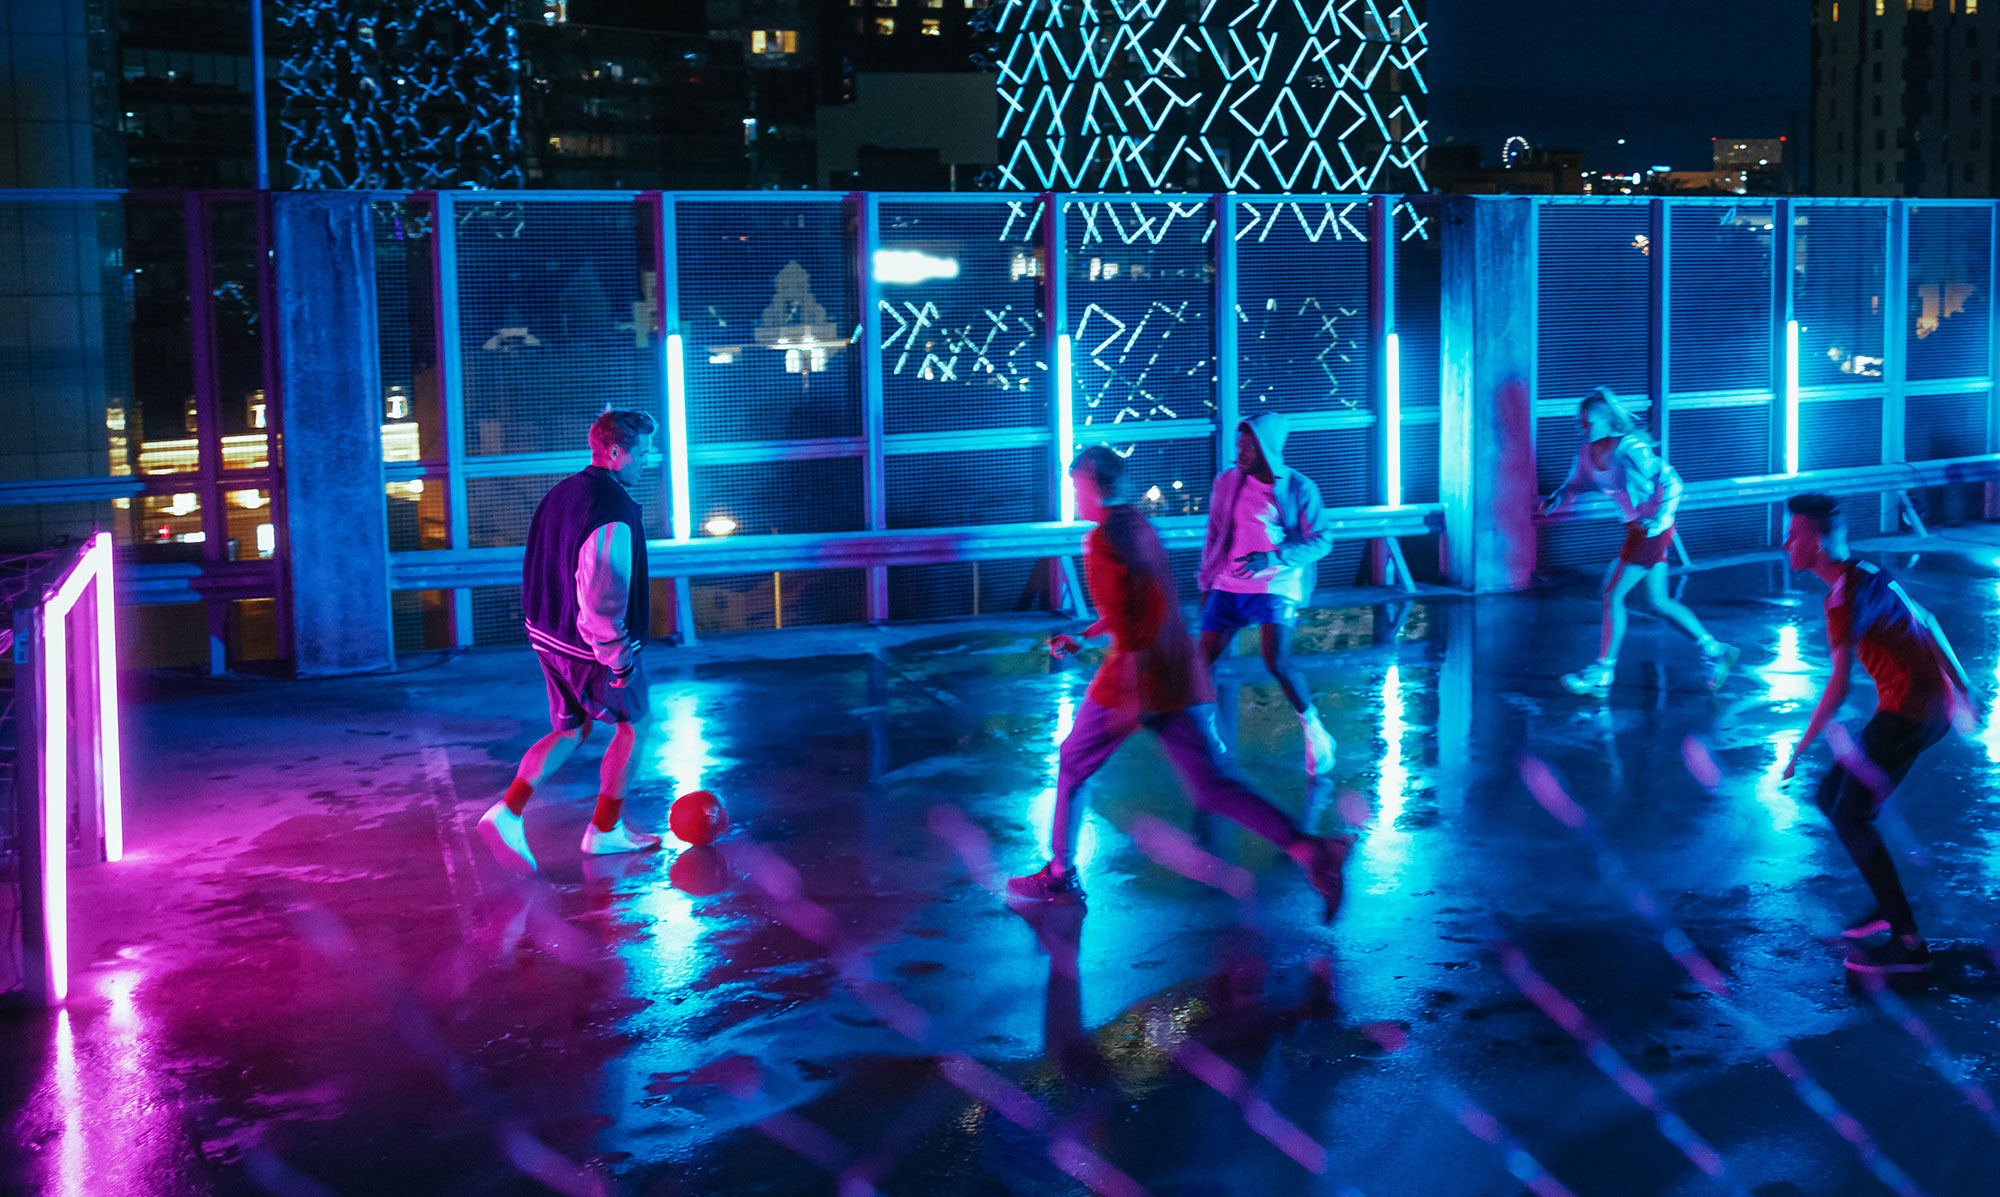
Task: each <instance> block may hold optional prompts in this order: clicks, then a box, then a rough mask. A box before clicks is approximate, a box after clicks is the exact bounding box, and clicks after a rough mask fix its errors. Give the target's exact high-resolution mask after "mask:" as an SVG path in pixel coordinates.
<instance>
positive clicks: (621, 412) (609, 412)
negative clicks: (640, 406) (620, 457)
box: [590, 407, 660, 452]
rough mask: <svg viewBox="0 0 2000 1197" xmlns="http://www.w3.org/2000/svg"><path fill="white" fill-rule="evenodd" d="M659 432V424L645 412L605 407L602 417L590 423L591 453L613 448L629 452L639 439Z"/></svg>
mask: <svg viewBox="0 0 2000 1197" xmlns="http://www.w3.org/2000/svg"><path fill="white" fill-rule="evenodd" d="M659 430H660V422H659V421H658V420H655V419H654V418H653V417H652V416H651V415H649V414H647V413H646V412H643V411H632V410H629V409H627V408H622V407H607V408H605V409H604V414H603V415H601V416H599V417H597V418H596V419H595V420H593V421H591V423H590V448H591V451H592V452H604V451H606V450H609V449H611V448H613V447H614V446H615V447H617V448H620V449H624V450H627V451H630V450H631V448H632V446H634V445H636V444H638V443H639V438H640V437H642V436H651V435H653V434H654V433H656V432H658V431H659Z"/></svg>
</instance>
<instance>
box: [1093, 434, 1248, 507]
mask: <svg viewBox="0 0 2000 1197" xmlns="http://www.w3.org/2000/svg"><path fill="white" fill-rule="evenodd" d="M1096 431H1099V430H1098V429H1082V428H1079V429H1077V432H1076V446H1077V448H1079V449H1081V448H1083V447H1084V446H1086V445H1091V444H1095V443H1097V442H1098V441H1099V440H1100V439H1101V438H1099V437H1094V436H1087V435H1086V433H1087V432H1096ZM1105 443H1107V444H1110V445H1111V446H1112V448H1113V449H1115V450H1116V451H1117V452H1118V453H1119V455H1120V456H1122V457H1124V458H1125V476H1126V477H1127V478H1128V479H1130V481H1131V487H1132V498H1133V501H1134V502H1136V503H1139V504H1140V508H1139V509H1140V510H1141V511H1143V512H1145V513H1146V515H1147V516H1148V517H1152V516H1165V515H1203V514H1206V513H1207V510H1208V488H1209V484H1210V483H1212V482H1214V481H1215V473H1216V471H1215V442H1214V441H1213V440H1211V439H1209V438H1208V437H1202V438H1200V439H1199V440H1195V439H1189V440H1184V441H1182V440H1173V441H1140V442H1138V443H1137V444H1131V445H1120V444H1118V443H1117V442H1115V441H1105ZM1156 490H1157V491H1158V492H1159V493H1158V494H1157V495H1155V494H1154V491H1156Z"/></svg>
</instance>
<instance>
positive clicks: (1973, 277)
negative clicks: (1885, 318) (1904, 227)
mask: <svg viewBox="0 0 2000 1197" xmlns="http://www.w3.org/2000/svg"><path fill="white" fill-rule="evenodd" d="M1992 252H1993V212H1992V209H1991V208H1989V207H1987V206H1984V205H1982V206H1980V207H1977V208H1929V207H1922V206H1912V207H1911V209H1910V295H1909V303H1910V321H1911V323H1910V329H1909V341H1908V344H1909V351H1910V360H1909V376H1910V377H1911V378H1913V379H1930V378H1978V377H1983V376H1984V375H1985V374H1986V372H1987V358H1988V356H1989V347H1990V345H1991V340H1992V328H1991V319H1992V312H1993V307H1992V299H1991V297H1990V296H1988V295H1987V293H1986V292H1987V285H1988V280H1989V278H1990V277H1991V276H1990V273H1989V271H1990V263H1991V260H1992Z"/></svg>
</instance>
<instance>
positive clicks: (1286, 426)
mask: <svg viewBox="0 0 2000 1197" xmlns="http://www.w3.org/2000/svg"><path fill="white" fill-rule="evenodd" d="M1237 427H1239V428H1248V429H1249V430H1250V435H1251V436H1254V437H1256V438H1257V448H1258V449H1259V450H1260V451H1261V452H1262V453H1263V454H1264V461H1265V462H1266V464H1268V465H1269V466H1270V467H1271V473H1272V475H1273V476H1274V477H1275V476H1276V475H1279V474H1282V473H1284V472H1285V470H1286V466H1285V438H1286V437H1288V436H1290V435H1291V434H1292V422H1291V421H1290V420H1288V419H1286V418H1285V415H1284V413H1283V412H1275V411H1267V412H1265V413H1263V414H1262V415H1257V416H1252V417H1250V418H1249V419H1247V420H1243V421H1240V422H1238V424H1237Z"/></svg>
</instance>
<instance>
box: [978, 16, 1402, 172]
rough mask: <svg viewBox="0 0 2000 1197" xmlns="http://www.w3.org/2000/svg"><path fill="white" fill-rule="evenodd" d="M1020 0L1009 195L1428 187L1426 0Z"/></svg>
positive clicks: (1011, 34) (1010, 67) (1012, 61)
mask: <svg viewBox="0 0 2000 1197" xmlns="http://www.w3.org/2000/svg"><path fill="white" fill-rule="evenodd" d="M1189 7H1190V6H1189V5H1186V4H1184V3H1182V2H1180V0H1171V2H1170V0H1081V3H1078V2H1077V0H1007V3H1006V4H1005V5H1004V7H1003V8H1002V10H1001V12H1000V14H999V15H998V17H997V18H996V19H995V22H994V30H995V32H996V33H997V35H998V46H997V50H998V53H997V55H996V61H995V62H994V64H993V65H994V68H995V69H996V70H997V71H998V72H999V76H1000V83H999V93H1000V105H1001V114H1000V141H1001V147H1002V148H1001V155H1002V157H1003V159H1004V161H1003V162H1002V163H1001V166H1000V186H1001V188H1002V189H1020V190H1027V191H1041V190H1050V189H1054V190H1064V191H1090V190H1098V191H1110V190H1116V191H1159V190H1181V189H1192V190H1202V191H1211V190H1227V191H1292V192H1303V191H1312V192H1343V191H1345V192H1353V191H1372V190H1382V189H1385V188H1394V189H1397V190H1413V191H1422V190H1426V189H1427V185H1426V183H1425V181H1424V173H1423V160H1424V151H1425V149H1426V148H1427V147H1428V144H1429V134H1428V132H1427V128H1426V125H1425V121H1424V118H1423V113H1422V110H1421V108H1422V100H1423V97H1424V95H1425V93H1426V92H1427V91H1428V85H1427V83H1426V81H1425V78H1424V64H1423V59H1424V56H1425V54H1426V53H1427V52H1428V50H1429V48H1430V46H1429V33H1428V29H1427V26H1426V25H1425V23H1424V21H1423V20H1422V13H1421V8H1422V4H1421V0H1202V2H1201V4H1200V6H1199V16H1198V18H1197V19H1196V20H1194V21H1192V22H1190V21H1189V20H1188V19H1187V10H1188V8H1189Z"/></svg>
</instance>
